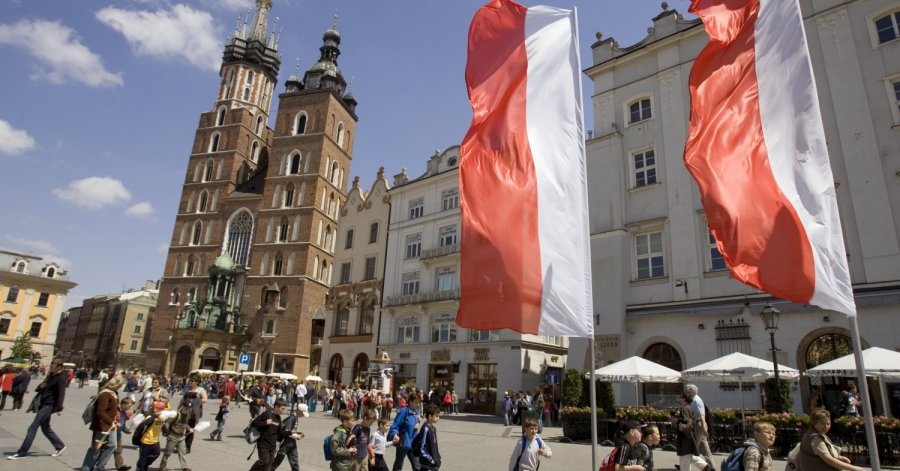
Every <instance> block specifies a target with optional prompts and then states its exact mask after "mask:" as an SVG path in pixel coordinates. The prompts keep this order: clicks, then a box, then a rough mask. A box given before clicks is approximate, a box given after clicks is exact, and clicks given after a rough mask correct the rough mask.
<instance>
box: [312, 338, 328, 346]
mask: <svg viewBox="0 0 900 471" xmlns="http://www.w3.org/2000/svg"><path fill="white" fill-rule="evenodd" d="M310 344H312V346H313V347H319V348H322V346H323V345H325V340H323V339H322V337H313V338H312V339H310Z"/></svg>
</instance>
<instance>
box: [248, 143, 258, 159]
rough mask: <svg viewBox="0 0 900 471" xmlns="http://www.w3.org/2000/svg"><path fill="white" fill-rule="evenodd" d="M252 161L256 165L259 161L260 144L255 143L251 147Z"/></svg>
mask: <svg viewBox="0 0 900 471" xmlns="http://www.w3.org/2000/svg"><path fill="white" fill-rule="evenodd" d="M250 160H252V161H253V162H254V163H255V162H257V161H258V160H259V143H258V142H256V141H253V144H252V145H251V146H250Z"/></svg>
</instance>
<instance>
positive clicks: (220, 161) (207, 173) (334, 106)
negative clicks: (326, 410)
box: [147, 0, 357, 375]
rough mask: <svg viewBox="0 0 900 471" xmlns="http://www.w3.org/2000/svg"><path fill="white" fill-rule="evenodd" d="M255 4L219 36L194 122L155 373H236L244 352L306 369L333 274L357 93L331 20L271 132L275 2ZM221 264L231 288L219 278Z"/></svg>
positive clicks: (260, 365)
mask: <svg viewBox="0 0 900 471" xmlns="http://www.w3.org/2000/svg"><path fill="white" fill-rule="evenodd" d="M256 3H257V9H256V13H255V16H254V18H253V21H252V22H251V23H249V25H248V24H245V25H243V26H239V27H238V28H237V29H236V30H235V32H234V34H233V35H232V37H231V38H230V39H229V40H228V42H227V44H226V45H225V50H224V54H223V57H222V67H221V70H220V74H219V75H220V77H221V80H220V83H219V90H218V93H217V95H216V101H215V103H214V106H213V109H212V110H210V111H208V112H205V113H203V114H202V115H201V117H200V123H199V126H198V129H197V131H196V135H195V139H194V145H193V149H192V152H191V155H190V157H189V160H188V170H187V173H186V175H185V181H184V185H183V187H182V195H181V201H180V204H179V208H178V213H177V215H176V218H175V228H174V230H173V234H172V240H171V245H170V248H169V252H168V256H167V259H166V266H165V273H164V274H163V278H162V285H161V287H160V297H159V301H158V305H157V309H156V313H155V314H154V316H153V320H152V324H151V327H150V333H149V336H150V342H149V346H148V351H147V368H148V370H150V371H158V372H166V373H171V372H174V373H176V374H186V373H187V372H188V371H191V370H194V369H198V368H206V369H211V370H218V369H228V370H235V369H237V366H238V365H237V359H238V354H239V353H240V352H242V351H246V352H248V353H250V354H251V357H252V361H251V364H250V369H255V370H259V371H265V372H272V371H275V372H284V373H294V374H297V375H305V374H306V373H307V372H308V371H309V359H310V355H311V354H314V353H315V352H314V349H313V346H312V344H313V343H314V342H313V341H312V339H311V325H312V319H313V317H314V315H316V314H317V313H318V314H321V312H324V307H323V306H324V302H325V294H326V292H327V289H328V285H329V283H330V276H331V262H332V256H333V251H334V244H335V239H336V227H337V218H338V214H337V211H338V209H337V208H339V207H340V204H341V202H342V201H344V199H345V198H346V192H345V187H346V184H345V179H346V175H348V174H349V167H350V159H351V148H352V147H351V146H352V139H351V138H352V136H354V135H355V130H356V121H357V118H356V114H355V108H356V100H355V99H354V98H353V97H352V95H350V94H349V93H345V90H346V87H347V84H346V81H345V80H344V77H343V75H342V73H341V71H340V69H339V68H338V66H337V58H338V56H339V55H340V49H339V46H340V34H339V33H338V31H337V30H336V29H335V28H334V27H332V28H331V29H329V30H328V31H326V32H325V35H324V37H323V45H322V47H321V48H320V53H321V55H320V59H319V61H318V62H316V63H315V64H314V65H313V66H312V67H311V68H310V69H309V71H307V72H306V74H305V75H304V79H303V80H301V79H300V78H299V77H296V76H292V77H290V78H289V79H288V81H287V83H286V89H285V93H283V94H281V95H280V96H279V97H278V99H279V104H278V109H279V113H278V116H277V117H276V119H275V126H274V129H273V128H270V127H268V126H267V123H268V122H269V110H270V106H271V101H272V97H273V92H274V89H275V83H276V80H277V75H278V70H279V67H280V57H279V54H278V44H277V37H276V36H275V35H273V34H268V33H267V31H266V30H267V25H268V16H269V12H270V10H271V6H272V1H271V0H257V2H256ZM213 261H216V263H215V264H213V263H212V262H213ZM207 262H209V263H210V264H212V266H208V265H207ZM231 263H233V267H232V266H231V265H230V264H231ZM223 266H228V267H229V268H228V269H227V270H225V271H224V272H223V269H222V267H223ZM222 273H227V280H228V285H227V287H228V288H227V293H228V296H225V297H223V296H221V293H219V289H220V288H221V287H220V288H216V287H215V286H211V284H215V283H220V280H223V278H222V276H223V275H222ZM222 286H225V285H222ZM216 293H219V295H217V294H216Z"/></svg>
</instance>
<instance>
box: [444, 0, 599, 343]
mask: <svg viewBox="0 0 900 471" xmlns="http://www.w3.org/2000/svg"><path fill="white" fill-rule="evenodd" d="M466 84H467V86H468V90H469V101H470V102H471V103H472V109H473V118H472V125H471V127H470V128H469V132H468V134H467V135H466V137H465V139H464V140H463V143H462V148H461V150H460V154H461V157H460V165H459V167H460V170H459V175H460V177H459V178H460V196H461V198H460V199H461V206H462V229H461V244H462V248H461V273H460V287H461V291H462V293H461V295H462V299H461V302H460V307H459V312H458V313H457V318H456V322H457V324H459V325H460V326H462V327H466V328H470V329H482V330H484V329H503V328H508V329H513V330H516V331H518V332H522V333H531V334H540V335H564V336H577V337H590V336H591V335H593V315H592V312H593V308H592V299H591V270H590V258H591V257H590V248H589V245H588V244H589V238H588V236H589V234H588V212H587V186H586V171H585V161H584V135H583V133H584V126H583V121H584V117H583V113H582V105H581V67H580V62H579V56H578V37H577V28H576V24H575V14H574V12H573V11H571V10H561V9H558V8H552V7H547V6H536V7H531V8H526V7H524V6H522V5H519V4H517V3H515V2H512V1H509V0H494V1H491V2H489V3H488V4H486V5H485V6H483V7H482V8H481V9H479V10H478V12H477V13H476V14H475V17H474V18H473V19H472V24H471V26H470V27H469V47H468V63H467V64H466Z"/></svg>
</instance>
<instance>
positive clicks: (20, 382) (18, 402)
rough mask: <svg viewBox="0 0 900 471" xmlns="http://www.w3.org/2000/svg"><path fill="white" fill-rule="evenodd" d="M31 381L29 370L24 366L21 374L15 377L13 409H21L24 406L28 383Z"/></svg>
mask: <svg viewBox="0 0 900 471" xmlns="http://www.w3.org/2000/svg"><path fill="white" fill-rule="evenodd" d="M30 382H31V375H30V374H28V370H26V369H24V368H22V371H19V374H18V375H17V376H16V377H15V379H13V384H12V395H13V409H14V410H20V409H21V408H22V400H23V399H25V393H27V392H28V383H30Z"/></svg>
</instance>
